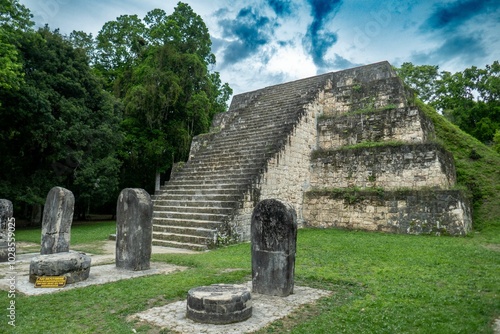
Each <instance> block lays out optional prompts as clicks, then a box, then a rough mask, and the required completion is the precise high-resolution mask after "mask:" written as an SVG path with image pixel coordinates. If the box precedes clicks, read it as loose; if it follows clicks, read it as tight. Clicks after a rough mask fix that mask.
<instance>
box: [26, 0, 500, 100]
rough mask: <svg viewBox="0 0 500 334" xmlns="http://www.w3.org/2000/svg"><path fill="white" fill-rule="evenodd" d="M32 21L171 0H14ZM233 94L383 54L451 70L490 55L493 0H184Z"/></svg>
mask: <svg viewBox="0 0 500 334" xmlns="http://www.w3.org/2000/svg"><path fill="white" fill-rule="evenodd" d="M20 2H21V3H22V4H24V5H25V6H27V7H28V8H29V9H30V10H31V11H32V13H33V14H34V20H35V22H36V23H37V24H38V25H43V24H45V23H48V24H49V26H50V27H51V28H53V29H55V28H59V29H60V31H61V33H63V34H69V33H70V32H71V31H73V30H82V31H85V32H87V33H92V34H93V35H94V36H95V35H96V34H97V33H98V32H99V30H100V29H101V27H102V26H103V25H104V23H105V22H107V21H110V20H114V19H116V17H118V16H120V15H123V14H137V15H138V16H139V17H141V18H142V17H144V16H145V15H146V13H147V12H149V11H150V10H152V9H154V8H161V9H163V10H165V11H166V12H167V13H168V14H170V13H171V12H172V11H173V9H174V7H175V6H176V4H177V2H178V1H171V0H142V1H141V0H137V1H132V0H120V1H119V0H87V1H77V0H43V1H40V0H20ZM183 2H185V3H187V4H189V5H190V6H191V8H193V10H194V11H195V12H196V13H197V14H199V15H200V16H201V17H202V18H203V20H204V22H205V24H206V25H207V27H208V29H209V31H210V34H211V37H212V51H213V52H214V54H215V55H216V57H217V64H216V67H215V68H214V70H216V71H218V72H220V73H221V78H222V80H223V82H227V83H229V85H230V86H231V87H232V88H233V90H234V92H235V93H236V94H238V93H242V92H246V91H251V90H255V89H259V88H263V87H266V86H270V85H273V84H277V83H282V82H287V81H291V80H295V79H300V78H304V77H309V76H313V75H316V74H321V73H325V72H331V71H337V70H341V69H345V68H349V67H354V66H357V65H364V64H369V63H373V62H377V61H382V60H388V61H389V62H390V63H391V64H393V65H395V66H399V65H401V64H402V63H403V62H408V61H409V62H413V63H414V64H429V65H438V66H439V67H440V69H442V70H447V71H451V72H455V71H461V70H463V69H465V68H467V67H471V66H473V65H474V66H478V67H484V66H485V65H486V64H491V63H492V62H493V61H494V60H500V1H498V0H449V1H434V0H427V1H425V0H424V1H415V0H406V1H405V0H403V1H396V0H389V1H380V0H378V1H372V0H350V1H348V0H345V1H342V0H293V1H292V0H254V1H241V0H232V1H231V0H211V1H208V0H192V1H191V0H185V1H183Z"/></svg>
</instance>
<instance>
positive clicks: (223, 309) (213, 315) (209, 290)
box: [186, 284, 252, 325]
mask: <svg viewBox="0 0 500 334" xmlns="http://www.w3.org/2000/svg"><path fill="white" fill-rule="evenodd" d="M186 308H187V310H186V317H187V318H188V319H191V320H194V321H196V322H202V323H207V324H216V325H223V324H230V323H234V322H240V321H244V320H247V319H248V318H250V317H251V316H252V295H251V293H250V290H249V289H248V288H246V287H245V286H243V285H236V284H213V285H209V286H201V287H197V288H193V289H191V290H189V292H188V297H187V307H186Z"/></svg>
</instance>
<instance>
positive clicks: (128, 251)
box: [116, 188, 153, 271]
mask: <svg viewBox="0 0 500 334" xmlns="http://www.w3.org/2000/svg"><path fill="white" fill-rule="evenodd" d="M152 239H153V202H152V201H151V197H150V196H149V194H148V193H147V192H146V191H145V190H144V189H136V188H125V189H123V190H122V192H121V193H120V196H119V197H118V201H117V205H116V267H117V268H122V269H127V270H134V271H135V270H147V269H149V267H150V259H151V250H152V248H151V247H152Z"/></svg>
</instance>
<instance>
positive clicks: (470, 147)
mask: <svg viewBox="0 0 500 334" xmlns="http://www.w3.org/2000/svg"><path fill="white" fill-rule="evenodd" d="M417 105H418V107H419V108H420V109H421V110H422V111H424V112H425V114H426V115H427V116H428V117H430V118H431V119H432V121H433V123H434V126H435V130H436V136H437V139H438V141H439V142H441V144H442V145H443V146H444V147H445V148H446V149H447V150H448V151H450V152H452V153H453V157H454V159H455V167H456V171H457V183H458V185H459V186H462V187H464V188H466V189H467V191H468V193H469V195H470V196H471V198H472V203H473V221H474V228H475V229H478V230H481V229H483V228H487V227H491V226H493V225H495V226H500V205H499V203H500V168H499V167H500V154H499V153H498V152H496V151H495V150H494V148H493V147H492V146H488V145H485V144H483V143H481V142H480V141H479V140H478V139H476V138H474V137H472V136H471V135H468V134H467V133H465V132H464V131H462V130H461V129H460V128H458V126H456V125H454V124H452V123H451V122H450V121H448V120H447V119H446V118H444V117H443V116H441V115H440V114H438V113H437V112H436V110H435V109H434V108H432V107H431V106H429V105H427V104H424V103H423V102H421V101H417Z"/></svg>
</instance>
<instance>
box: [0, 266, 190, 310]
mask: <svg viewBox="0 0 500 334" xmlns="http://www.w3.org/2000/svg"><path fill="white" fill-rule="evenodd" d="M186 269H187V267H181V266H175V265H171V264H166V263H151V268H150V269H148V270H142V271H130V270H125V269H118V268H116V265H115V264H106V265H101V266H92V270H91V272H90V275H89V278H88V279H86V280H85V281H81V282H77V283H73V284H69V285H66V286H65V287H63V288H35V287H34V284H33V283H30V282H29V281H28V275H19V274H17V275H16V274H15V273H13V275H14V276H15V277H16V291H18V292H20V293H22V294H25V295H28V296H33V295H44V294H49V293H57V292H61V291H67V290H70V289H75V288H82V287H86V286H91V285H98V284H105V283H110V282H116V281H121V280H124V279H131V278H136V277H142V276H151V275H157V274H163V275H166V274H172V273H174V272H178V271H183V270H186ZM9 278H10V275H9V273H7V275H6V277H5V278H2V279H0V289H2V290H8V283H9V282H8V280H9ZM184 311H185V309H184Z"/></svg>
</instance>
